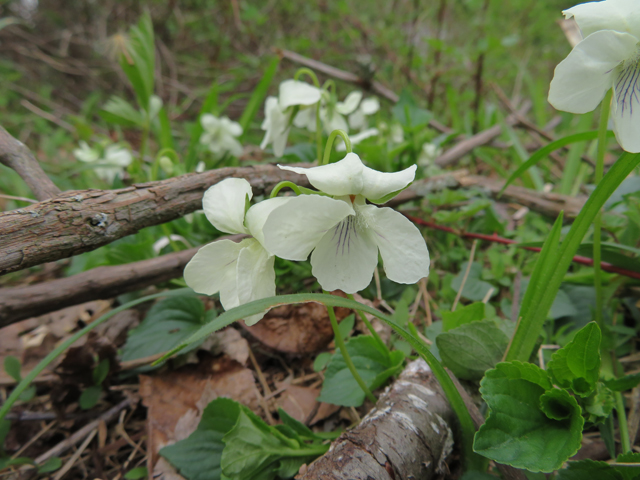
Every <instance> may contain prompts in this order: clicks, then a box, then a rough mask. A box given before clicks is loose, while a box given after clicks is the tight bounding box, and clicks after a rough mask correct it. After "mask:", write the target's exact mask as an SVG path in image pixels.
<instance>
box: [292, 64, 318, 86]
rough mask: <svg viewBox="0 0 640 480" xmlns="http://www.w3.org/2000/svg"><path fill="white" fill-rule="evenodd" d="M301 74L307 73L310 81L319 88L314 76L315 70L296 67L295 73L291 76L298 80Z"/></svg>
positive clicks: (316, 78)
mask: <svg viewBox="0 0 640 480" xmlns="http://www.w3.org/2000/svg"><path fill="white" fill-rule="evenodd" d="M303 75H307V76H308V77H309V78H310V79H311V81H312V82H313V84H314V85H315V87H316V88H320V82H319V81H318V77H317V76H316V74H315V72H314V71H313V70H311V69H310V68H306V67H303V68H300V69H298V71H297V72H296V74H295V75H294V76H293V79H294V80H299V79H300V77H301V76H303Z"/></svg>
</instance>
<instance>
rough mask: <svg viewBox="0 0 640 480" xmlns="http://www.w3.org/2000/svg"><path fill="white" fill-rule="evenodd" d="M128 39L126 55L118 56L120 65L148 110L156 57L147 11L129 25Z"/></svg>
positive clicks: (152, 88)
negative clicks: (134, 22) (134, 23)
mask: <svg viewBox="0 0 640 480" xmlns="http://www.w3.org/2000/svg"><path fill="white" fill-rule="evenodd" d="M128 40H129V41H128V42H127V45H126V48H127V53H128V55H122V56H121V57H120V67H121V68H122V70H123V71H124V73H125V74H126V75H127V78H128V79H129V81H130V82H131V85H132V86H133V90H134V91H135V92H136V97H137V98H138V103H139V105H140V107H142V108H143V109H145V110H148V108H149V99H150V98H151V95H153V91H154V79H155V59H156V54H155V43H154V38H153V24H152V23H151V16H150V15H149V13H148V12H145V13H143V14H142V16H141V17H140V21H139V22H138V24H137V25H134V26H132V27H131V29H130V30H129V39H128Z"/></svg>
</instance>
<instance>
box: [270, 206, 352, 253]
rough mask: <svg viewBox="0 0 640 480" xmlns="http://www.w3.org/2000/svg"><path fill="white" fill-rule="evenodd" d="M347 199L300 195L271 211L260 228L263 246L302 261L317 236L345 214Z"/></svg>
mask: <svg viewBox="0 0 640 480" xmlns="http://www.w3.org/2000/svg"><path fill="white" fill-rule="evenodd" d="M353 214H355V212H354V210H353V208H352V207H351V205H350V204H348V203H347V202H344V201H341V200H334V199H333V198H329V197H323V196H320V195H300V196H298V197H294V198H291V199H290V200H289V201H288V202H286V203H285V204H284V205H282V206H280V207H278V208H276V209H274V210H273V212H271V214H270V215H269V217H268V218H267V221H266V222H265V224H264V227H263V230H262V231H263V233H264V246H265V248H266V249H267V250H268V251H269V252H271V253H273V254H274V255H277V256H278V257H281V258H284V259H287V260H306V259H307V257H308V256H309V253H311V250H313V249H314V248H315V246H316V245H317V244H318V242H319V241H320V239H321V238H322V237H323V236H324V235H325V234H326V233H327V231H328V230H330V229H332V228H333V227H334V226H335V225H336V224H337V223H339V222H340V221H341V220H342V219H343V218H345V217H346V216H347V215H353Z"/></svg>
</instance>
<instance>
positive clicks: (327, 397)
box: [318, 335, 404, 407]
mask: <svg viewBox="0 0 640 480" xmlns="http://www.w3.org/2000/svg"><path fill="white" fill-rule="evenodd" d="M347 352H349V355H350V356H351V360H352V361H353V363H354V365H355V367H356V370H357V371H358V373H359V374H360V376H361V377H362V379H363V380H364V382H365V383H366V384H367V386H368V387H369V388H370V389H371V390H375V389H376V388H378V387H380V386H381V385H382V384H383V383H384V382H385V381H386V380H387V379H388V378H389V377H391V376H392V375H394V374H395V373H397V372H398V371H399V370H400V369H401V368H402V362H403V360H404V354H403V353H402V352H399V351H397V350H395V351H393V352H388V351H386V350H385V349H383V348H382V347H381V346H380V345H379V344H378V342H377V341H376V339H375V338H373V337H370V336H365V335H361V336H359V337H356V338H352V339H350V340H349V341H348V342H347ZM324 375H325V378H324V383H323V385H322V391H321V392H320V396H319V397H318V401H319V402H327V403H333V404H334V405H342V406H347V407H357V406H360V405H362V403H363V402H364V398H365V394H364V392H363V391H362V389H361V388H360V387H359V385H358V384H357V382H356V381H355V379H354V378H353V376H352V375H351V372H350V371H349V368H348V367H347V364H346V362H345V361H344V357H343V356H342V354H341V353H340V352H339V351H338V352H336V353H335V355H333V357H332V358H331V361H330V362H329V366H328V367H327V370H326V372H325V374H324Z"/></svg>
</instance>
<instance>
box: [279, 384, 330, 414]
mask: <svg viewBox="0 0 640 480" xmlns="http://www.w3.org/2000/svg"><path fill="white" fill-rule="evenodd" d="M276 387H277V388H278V389H280V388H285V387H286V390H285V391H284V392H282V394H281V395H280V397H279V398H278V406H279V407H280V408H282V409H283V410H284V411H285V412H287V413H288V414H289V415H291V416H292V417H293V418H295V419H296V420H298V421H299V422H303V423H304V422H305V421H306V420H307V417H308V416H309V415H310V414H311V412H312V411H313V409H314V408H315V406H316V398H318V395H320V389H319V388H313V387H300V386H297V385H287V384H286V383H284V382H277V383H276ZM338 410H340V407H339V406H338V405H332V404H330V403H324V402H322V403H320V406H319V407H318V411H317V412H316V413H315V415H314V416H313V418H312V419H311V422H309V425H314V424H316V423H318V422H319V421H320V420H324V419H325V418H327V417H329V416H331V415H333V414H334V413H335V412H337V411H338Z"/></svg>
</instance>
